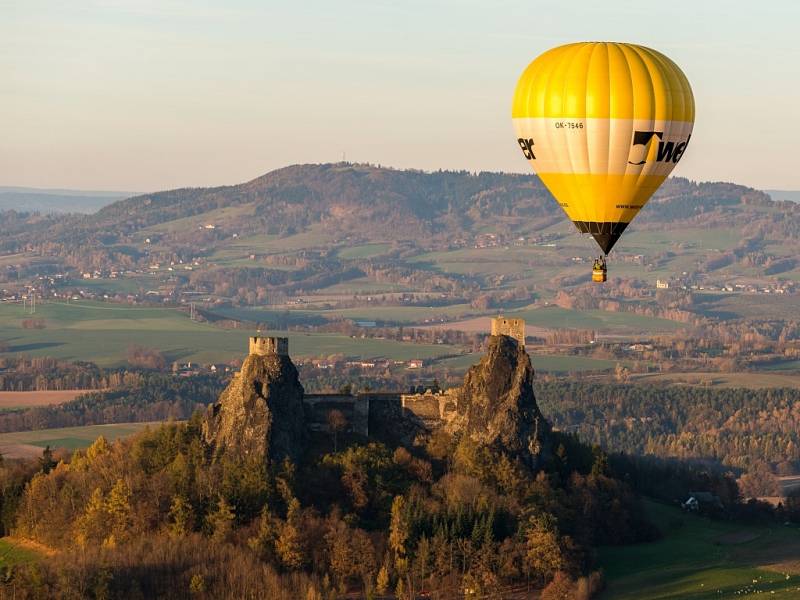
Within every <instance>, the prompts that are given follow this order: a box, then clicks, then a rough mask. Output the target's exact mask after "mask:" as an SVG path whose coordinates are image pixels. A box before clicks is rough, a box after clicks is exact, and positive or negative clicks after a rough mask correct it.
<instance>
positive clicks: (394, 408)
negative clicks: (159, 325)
mask: <svg viewBox="0 0 800 600" xmlns="http://www.w3.org/2000/svg"><path fill="white" fill-rule="evenodd" d="M491 334H492V335H493V336H500V335H504V336H507V337H510V338H513V339H514V340H516V341H517V343H518V344H520V345H521V346H522V347H523V348H524V347H525V321H524V320H523V319H508V318H505V317H496V318H493V319H492V329H491ZM249 350H250V354H255V355H258V356H269V355H272V354H277V355H279V356H287V357H288V356H289V339H288V338H285V337H261V336H260V335H256V336H252V337H250V349H249ZM235 376H239V373H237V374H236V375H235ZM459 396H460V388H453V389H448V390H426V391H425V392H417V393H408V394H402V393H394V392H359V393H355V394H337V393H320V394H308V393H304V394H303V411H304V413H305V421H306V425H307V426H308V428H309V429H310V430H311V431H320V432H325V431H327V430H328V427H329V425H328V413H329V412H330V411H332V410H338V411H340V412H341V413H342V414H343V415H344V417H345V419H346V420H347V429H348V430H349V431H351V432H353V433H358V434H360V435H363V436H368V435H369V434H370V422H373V423H374V422H375V420H376V419H377V418H378V417H377V416H376V415H378V414H379V413H384V412H387V411H388V412H391V413H395V414H403V415H406V416H407V417H412V418H413V419H415V421H416V422H417V423H418V424H419V425H421V426H422V427H424V428H426V429H428V430H433V429H435V428H436V427H438V426H441V425H444V424H447V423H450V422H451V421H452V420H453V419H454V418H455V417H456V415H457V412H458V404H459Z"/></svg>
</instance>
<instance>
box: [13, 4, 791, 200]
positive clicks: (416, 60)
mask: <svg viewBox="0 0 800 600" xmlns="http://www.w3.org/2000/svg"><path fill="white" fill-rule="evenodd" d="M799 25H800V3H798V2H790V1H788V0H761V2H740V1H732V0H728V1H717V0H714V1H706V0H694V1H683V0H678V1H672V2H670V1H668V0H661V1H658V2H650V1H640V2H632V1H622V0H616V1H612V0H605V1H597V2H561V1H557V0H552V1H550V2H541V1H538V0H527V1H524V2H520V1H510V0H508V1H506V0H492V1H489V0H483V1H473V0H465V1H458V2H457V1H455V0H426V1H418V0H394V1H384V0H371V1H367V0H324V1H323V0H294V1H291V2H286V1H283V0H265V1H261V2H256V1H250V0H228V1H226V2H221V1H220V2H209V1H204V0H107V1H101V0H49V1H44V0H11V1H8V0H0V185H29V186H40V187H79V188H94V189H98V188H107V189H126V190H137V191H139V190H140V191H149V190H156V189H164V188H170V187H178V186H200V185H215V184H229V183H236V182H240V181H245V180H248V179H251V178H253V177H256V176H258V175H260V174H262V173H264V172H266V171H269V170H271V169H274V168H277V167H281V166H284V165H288V164H293V163H298V162H328V161H336V160H340V159H341V158H342V153H343V152H346V156H347V159H348V160H353V161H360V162H372V163H380V164H383V165H391V166H394V167H415V168H423V169H438V168H448V169H462V168H463V169H469V170H473V171H477V170H504V171H523V172H524V171H527V169H528V166H527V164H526V163H525V161H524V159H523V157H522V155H521V153H520V152H519V150H518V147H517V145H516V143H515V141H514V134H513V130H512V126H511V119H510V115H509V112H510V101H511V95H512V92H513V90H514V86H515V84H516V80H517V77H518V76H519V73H520V72H521V70H522V69H523V68H524V67H525V66H526V65H527V64H528V62H530V61H531V60H532V59H533V58H534V57H536V56H537V55H538V54H540V53H541V52H543V51H544V50H546V49H547V48H549V47H551V46H555V45H559V44H562V43H566V42H571V41H578V40H615V41H629V42H636V43H641V44H645V45H648V46H651V47H653V48H656V49H658V50H660V51H662V52H664V53H665V54H667V55H668V56H670V57H671V58H672V59H673V60H675V61H676V62H677V63H678V64H679V65H680V66H681V67H682V68H683V70H684V71H685V72H686V74H687V76H688V77H689V80H690V82H691V83H692V86H693V88H694V92H695V97H696V101H697V124H696V127H695V133H694V135H693V136H692V144H691V146H690V148H689V150H688V151H687V153H686V155H685V157H684V159H683V160H682V162H681V164H680V165H679V167H678V168H677V169H676V171H675V174H676V175H684V176H687V177H691V178H693V179H699V180H728V181H735V182H738V183H744V184H747V185H752V186H755V187H760V188H784V189H800V168H798V166H797V162H798V161H797V150H796V148H797V147H798V144H800V118H799V117H800V107H799V106H798V104H799V103H800V41H798V26H799Z"/></svg>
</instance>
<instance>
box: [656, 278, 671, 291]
mask: <svg viewBox="0 0 800 600" xmlns="http://www.w3.org/2000/svg"><path fill="white" fill-rule="evenodd" d="M656 289H659V290H668V289H669V281H667V280H666V279H656Z"/></svg>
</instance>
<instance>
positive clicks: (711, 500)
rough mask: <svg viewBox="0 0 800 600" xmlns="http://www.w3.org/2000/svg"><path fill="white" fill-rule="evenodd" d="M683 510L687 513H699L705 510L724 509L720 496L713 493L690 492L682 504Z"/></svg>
mask: <svg viewBox="0 0 800 600" xmlns="http://www.w3.org/2000/svg"><path fill="white" fill-rule="evenodd" d="M681 508H683V510H685V511H687V512H699V511H700V510H703V509H722V508H724V507H723V506H722V500H720V499H719V496H716V495H714V494H712V493H711V492H689V497H688V498H687V499H686V501H685V502H681Z"/></svg>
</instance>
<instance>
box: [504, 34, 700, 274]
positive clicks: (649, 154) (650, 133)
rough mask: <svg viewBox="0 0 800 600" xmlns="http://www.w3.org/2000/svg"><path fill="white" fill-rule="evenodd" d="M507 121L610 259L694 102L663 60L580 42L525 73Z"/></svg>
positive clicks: (666, 168)
mask: <svg viewBox="0 0 800 600" xmlns="http://www.w3.org/2000/svg"><path fill="white" fill-rule="evenodd" d="M511 116H512V118H513V120H514V128H515V130H516V134H517V143H518V144H519V147H520V149H521V150H522V154H523V156H524V157H525V158H526V159H527V160H528V161H529V162H530V164H531V166H532V167H533V170H534V171H535V172H536V174H537V175H538V176H539V178H540V179H541V180H542V183H544V185H545V186H546V187H547V189H548V190H550V192H551V193H552V194H553V196H554V197H555V199H556V201H557V202H558V204H559V205H560V206H561V208H562V209H563V210H564V212H565V213H566V214H567V217H569V219H570V220H571V221H572V222H573V223H574V224H575V226H576V227H577V228H578V230H579V231H580V232H582V233H588V234H591V235H592V237H594V239H595V241H596V242H597V244H598V246H600V249H601V250H602V251H603V253H604V254H608V253H609V252H610V251H611V249H612V248H613V247H614V244H615V243H616V242H617V240H618V239H619V237H620V236H621V235H622V232H623V231H624V230H625V228H626V227H627V226H628V224H629V223H630V222H631V221H632V220H633V219H634V217H636V215H637V214H638V212H639V211H640V210H641V209H642V207H643V206H644V205H645V204H646V203H647V201H648V200H649V199H650V196H652V195H653V192H655V191H656V189H658V187H659V186H660V185H661V184H662V183H663V182H664V180H665V179H666V178H667V176H668V175H669V174H670V173H671V172H672V169H674V168H675V165H677V164H678V162H679V161H680V159H681V157H683V154H684V152H685V151H686V147H687V146H688V145H689V140H690V139H691V134H692V126H693V125H694V96H693V95H692V88H691V86H690V85H689V81H688V80H687V79H686V75H684V74H683V71H681V70H680V68H679V67H678V66H677V65H676V64H675V63H674V62H672V61H671V60H670V59H669V58H667V57H666V56H664V55H663V54H661V53H660V52H656V51H655V50H651V49H650V48H646V47H644V46H637V45H635V44H623V43H615V42H581V43H576V44H567V45H565V46H559V47H557V48H553V49H551V50H548V51H547V52H545V53H544V54H542V55H541V56H539V57H538V58H536V60H534V61H533V62H532V63H531V64H530V65H528V67H527V68H526V69H525V71H524V72H523V73H522V76H521V77H520V79H519V82H518V83H517V88H516V91H515V92H514V101H513V104H512V109H511ZM600 260H601V261H602V259H600ZM603 271H604V272H605V264H604V261H603Z"/></svg>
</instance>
